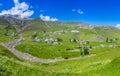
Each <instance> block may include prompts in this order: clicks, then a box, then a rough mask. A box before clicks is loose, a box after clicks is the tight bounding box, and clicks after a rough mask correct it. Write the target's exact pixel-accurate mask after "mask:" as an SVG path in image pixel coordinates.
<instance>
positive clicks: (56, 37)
mask: <svg viewBox="0 0 120 76" xmlns="http://www.w3.org/2000/svg"><path fill="white" fill-rule="evenodd" d="M10 20H11V19H10ZM13 20H15V19H13ZM17 21H19V20H17ZM20 22H21V20H20ZM28 22H30V23H34V24H31V25H27V26H26V27H27V28H24V29H23V27H24V26H18V25H17V24H16V25H14V26H13V25H9V28H8V27H7V26H4V25H0V76H101V75H102V76H119V72H120V65H119V63H120V30H119V29H117V28H115V27H112V26H90V25H88V24H85V23H81V22H58V21H56V22H49V21H48V22H46V21H42V20H40V19H33V20H31V21H30V20H29V21H28ZM3 23H4V22H3ZM30 23H28V24H30ZM18 24H19V23H18ZM6 27H7V28H6ZM13 27H14V28H13ZM16 27H17V28H18V29H19V30H16V29H15V28H16ZM3 42H4V43H3ZM2 44H4V45H3V46H4V47H3V46H2ZM5 47H6V48H5ZM8 49H9V50H8ZM10 51H12V53H11V52H10ZM18 51H19V52H18ZM15 53H17V54H15ZM18 54H20V56H17V57H21V56H24V57H26V58H27V57H28V60H30V59H33V60H34V59H36V60H37V59H41V60H49V61H50V60H59V59H63V60H62V61H57V62H45V61H43V62H37V61H36V62H32V61H28V60H27V59H26V60H24V58H23V59H22V57H21V58H17V57H16V56H15V55H18ZM92 55H94V56H92ZM31 56H32V57H31ZM29 57H31V58H29ZM74 58H78V59H76V60H72V59H74ZM70 59H71V60H70Z"/></svg>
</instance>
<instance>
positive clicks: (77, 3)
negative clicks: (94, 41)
mask: <svg viewBox="0 0 120 76" xmlns="http://www.w3.org/2000/svg"><path fill="white" fill-rule="evenodd" d="M15 1H16V2H15ZM17 2H19V4H21V5H22V3H23V2H24V4H23V6H24V5H25V4H26V9H24V10H23V11H22V17H23V16H25V15H26V14H25V11H26V13H27V14H29V15H27V16H29V17H31V18H41V19H43V20H46V21H57V20H60V21H82V22H86V23H90V24H101V25H116V24H119V23H120V15H119V14H120V0H0V12H1V13H5V12H2V11H3V10H6V11H7V12H9V11H8V10H12V11H13V12H15V10H13V9H14V8H13V7H18V5H17ZM15 5H16V6H15ZM27 6H28V7H29V8H27ZM12 8H13V9H12ZM21 8H22V9H23V7H21ZM19 12H20V11H19ZM23 13H24V15H23ZM27 16H25V17H27Z"/></svg>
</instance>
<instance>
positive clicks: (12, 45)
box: [0, 35, 96, 63]
mask: <svg viewBox="0 0 120 76" xmlns="http://www.w3.org/2000/svg"><path fill="white" fill-rule="evenodd" d="M23 40H24V39H23V37H22V35H20V38H19V39H15V40H14V41H11V42H7V43H0V45H2V46H4V47H5V48H7V49H8V50H9V51H10V52H12V53H13V54H14V55H15V56H17V57H18V58H19V59H22V60H28V61H31V62H41V63H53V62H59V61H69V60H80V59H83V58H87V57H92V56H96V55H94V54H90V55H87V56H80V57H75V58H69V59H64V58H55V59H42V58H37V57H34V56H32V55H30V54H28V53H23V52H20V51H18V50H16V49H15V46H17V45H19V44H21V43H22V42H23Z"/></svg>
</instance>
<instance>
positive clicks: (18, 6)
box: [0, 0, 34, 18]
mask: <svg viewBox="0 0 120 76" xmlns="http://www.w3.org/2000/svg"><path fill="white" fill-rule="evenodd" d="M13 1H14V5H15V6H14V7H12V8H11V9H9V10H3V11H2V12H1V13H0V15H4V14H11V15H19V18H28V17H30V16H31V15H33V13H34V11H31V10H29V8H30V6H29V5H28V4H26V3H25V2H22V3H19V1H18V0H13Z"/></svg>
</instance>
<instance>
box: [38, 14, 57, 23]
mask: <svg viewBox="0 0 120 76" xmlns="http://www.w3.org/2000/svg"><path fill="white" fill-rule="evenodd" d="M40 19H42V20H43V21H58V19H57V18H50V16H44V15H42V14H41V15H40Z"/></svg>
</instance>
